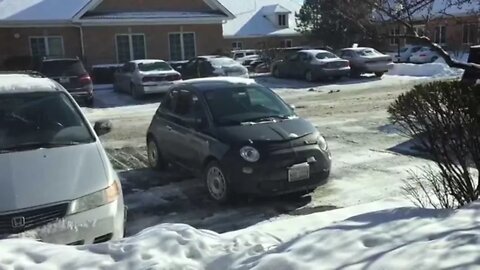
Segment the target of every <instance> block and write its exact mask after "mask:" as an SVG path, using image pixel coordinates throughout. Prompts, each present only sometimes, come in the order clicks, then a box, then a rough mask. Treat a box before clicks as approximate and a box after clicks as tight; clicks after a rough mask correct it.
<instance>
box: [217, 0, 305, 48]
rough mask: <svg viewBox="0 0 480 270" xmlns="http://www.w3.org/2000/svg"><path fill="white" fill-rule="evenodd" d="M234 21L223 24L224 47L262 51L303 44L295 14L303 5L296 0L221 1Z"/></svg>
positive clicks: (303, 39) (303, 40)
mask: <svg viewBox="0 0 480 270" xmlns="http://www.w3.org/2000/svg"><path fill="white" fill-rule="evenodd" d="M219 1H220V2H221V3H222V5H224V6H225V7H226V8H227V9H228V10H230V11H232V12H233V13H234V15H235V18H234V19H232V20H229V21H227V22H226V23H225V24H224V25H223V36H224V38H225V47H226V48H229V49H231V50H235V49H263V48H278V47H294V46H299V45H304V44H305V42H306V40H305V38H304V37H303V36H302V34H301V33H299V32H298V31H296V27H297V25H296V21H295V12H298V11H299V10H300V8H301V7H302V5H301V4H300V3H299V2H298V1H293V0H241V1H240V0H219Z"/></svg>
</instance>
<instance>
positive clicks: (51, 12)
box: [0, 0, 91, 24]
mask: <svg viewBox="0 0 480 270" xmlns="http://www.w3.org/2000/svg"><path fill="white" fill-rule="evenodd" d="M90 1H91V0H0V21H1V22H2V24H3V23H12V24H13V23H22V22H32V21H33V22H35V21H49V22H69V21H71V20H72V18H73V17H74V16H75V15H76V14H77V13H78V12H79V11H80V10H82V9H83V8H84V7H85V6H86V5H87V4H88V3H89V2H90Z"/></svg>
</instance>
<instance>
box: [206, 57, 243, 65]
mask: <svg viewBox="0 0 480 270" xmlns="http://www.w3.org/2000/svg"><path fill="white" fill-rule="evenodd" d="M210 62H211V63H212V65H213V66H218V67H222V66H232V65H238V63H237V62H235V60H233V59H231V58H227V57H218V58H212V59H210Z"/></svg>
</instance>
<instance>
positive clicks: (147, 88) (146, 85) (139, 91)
mask: <svg viewBox="0 0 480 270" xmlns="http://www.w3.org/2000/svg"><path fill="white" fill-rule="evenodd" d="M181 80H182V76H181V75H180V73H179V72H178V71H176V70H174V69H173V68H172V67H171V66H170V65H169V64H168V63H167V62H165V61H163V60H155V59H151V60H148V59H144V60H134V61H130V62H127V63H125V64H124V65H123V66H122V67H121V68H120V69H119V70H117V72H115V75H114V82H113V88H114V90H115V91H121V92H126V93H129V94H131V95H132V96H133V97H134V98H136V99H139V98H142V97H143V96H145V95H146V94H153V93H165V92H167V91H168V89H169V88H170V86H172V85H173V84H175V83H177V82H179V81H181Z"/></svg>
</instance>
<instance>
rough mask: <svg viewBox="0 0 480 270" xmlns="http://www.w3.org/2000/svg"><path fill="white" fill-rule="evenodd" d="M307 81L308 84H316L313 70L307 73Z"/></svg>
mask: <svg viewBox="0 0 480 270" xmlns="http://www.w3.org/2000/svg"><path fill="white" fill-rule="evenodd" d="M305 80H306V81H307V82H314V81H315V77H314V76H313V72H312V71H311V70H307V72H305Z"/></svg>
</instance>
